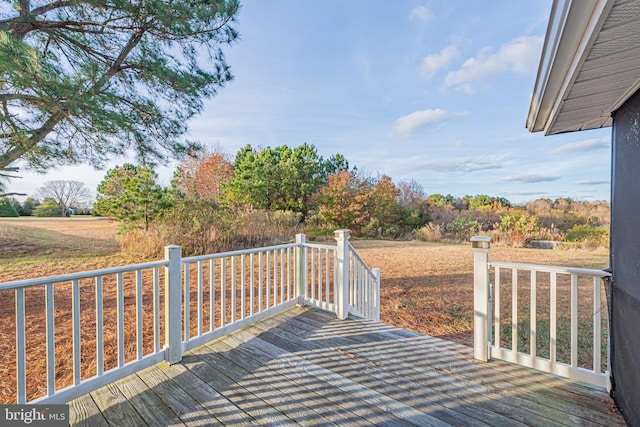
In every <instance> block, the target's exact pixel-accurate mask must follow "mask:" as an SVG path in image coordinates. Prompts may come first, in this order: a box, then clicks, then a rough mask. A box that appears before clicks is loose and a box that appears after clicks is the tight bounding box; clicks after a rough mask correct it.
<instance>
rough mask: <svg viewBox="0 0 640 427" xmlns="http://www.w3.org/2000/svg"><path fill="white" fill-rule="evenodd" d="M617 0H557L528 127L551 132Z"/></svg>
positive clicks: (548, 30) (546, 132) (550, 22)
mask: <svg viewBox="0 0 640 427" xmlns="http://www.w3.org/2000/svg"><path fill="white" fill-rule="evenodd" d="M614 1H615V0H554V2H553V6H552V9H551V10H552V12H551V17H550V20H549V27H548V29H547V35H546V37H545V45H544V48H543V54H542V58H541V61H540V67H539V69H538V77H537V79H536V85H535V89H534V93H533V97H532V101H531V107H530V110H529V116H528V119H527V128H528V129H529V130H530V131H531V132H538V131H542V130H544V132H545V135H549V134H550V133H551V129H552V127H553V124H554V123H555V121H556V118H557V114H558V112H559V111H560V109H561V108H562V105H563V103H564V100H565V99H566V97H567V95H568V93H569V91H570V90H571V87H572V86H573V83H574V82H575V80H576V78H577V77H578V73H579V72H580V69H581V67H582V65H583V64H584V61H585V60H586V58H587V56H588V54H589V50H590V49H591V47H592V46H593V43H594V42H595V40H596V38H597V36H598V32H599V31H600V29H601V28H602V26H603V25H604V21H605V20H606V18H607V15H608V14H609V11H610V10H611V8H612V7H613V3H614Z"/></svg>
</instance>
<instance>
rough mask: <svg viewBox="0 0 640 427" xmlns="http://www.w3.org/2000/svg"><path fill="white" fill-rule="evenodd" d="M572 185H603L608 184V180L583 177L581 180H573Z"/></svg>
mask: <svg viewBox="0 0 640 427" xmlns="http://www.w3.org/2000/svg"><path fill="white" fill-rule="evenodd" d="M572 184H573V185H603V184H609V181H606V180H595V179H585V180H583V181H573V182H572Z"/></svg>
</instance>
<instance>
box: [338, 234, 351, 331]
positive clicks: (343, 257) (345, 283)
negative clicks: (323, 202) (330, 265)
mask: <svg viewBox="0 0 640 427" xmlns="http://www.w3.org/2000/svg"><path fill="white" fill-rule="evenodd" d="M335 238H336V241H337V242H338V247H337V251H336V254H337V266H336V267H337V270H338V273H337V275H336V277H337V282H336V315H337V316H338V319H341V320H344V319H346V318H347V317H348V316H349V230H336V231H335Z"/></svg>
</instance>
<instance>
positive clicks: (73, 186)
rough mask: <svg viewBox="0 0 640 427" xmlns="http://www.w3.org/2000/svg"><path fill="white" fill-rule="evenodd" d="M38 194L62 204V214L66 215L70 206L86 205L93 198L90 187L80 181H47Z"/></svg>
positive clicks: (59, 204)
mask: <svg viewBox="0 0 640 427" xmlns="http://www.w3.org/2000/svg"><path fill="white" fill-rule="evenodd" d="M38 195H39V196H40V198H42V199H43V200H44V199H46V198H51V199H53V201H54V202H56V204H57V205H58V206H60V210H61V211H62V216H65V215H66V213H67V212H68V210H69V209H70V208H73V207H84V206H86V205H87V204H88V203H89V202H90V200H91V193H90V192H89V189H88V188H87V187H85V186H84V184H83V183H82V182H80V181H67V180H55V181H47V182H45V184H44V185H43V186H42V187H40V188H39V189H38Z"/></svg>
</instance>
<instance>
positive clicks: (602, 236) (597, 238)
mask: <svg viewBox="0 0 640 427" xmlns="http://www.w3.org/2000/svg"><path fill="white" fill-rule="evenodd" d="M566 240H567V242H576V243H580V244H581V245H582V246H583V247H587V248H597V247H606V246H608V245H609V227H593V226H591V225H589V224H576V225H574V226H573V227H571V229H570V230H569V231H567V236H566Z"/></svg>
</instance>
